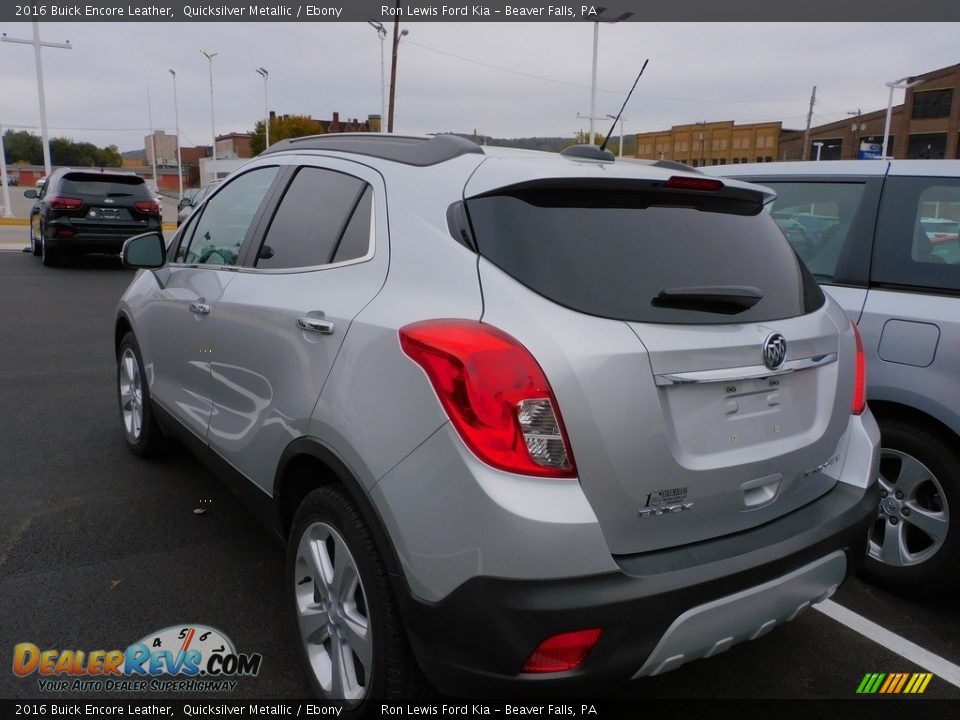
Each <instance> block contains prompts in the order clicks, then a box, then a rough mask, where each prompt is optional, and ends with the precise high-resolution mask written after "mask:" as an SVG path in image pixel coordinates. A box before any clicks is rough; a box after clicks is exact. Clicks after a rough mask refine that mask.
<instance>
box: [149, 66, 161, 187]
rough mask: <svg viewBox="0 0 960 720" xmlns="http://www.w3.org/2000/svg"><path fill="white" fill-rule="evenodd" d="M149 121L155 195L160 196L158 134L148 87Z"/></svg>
mask: <svg viewBox="0 0 960 720" xmlns="http://www.w3.org/2000/svg"><path fill="white" fill-rule="evenodd" d="M147 121H148V122H149V123H150V159H151V161H152V162H151V163H150V164H151V165H152V166H153V194H154V195H159V194H160V178H158V177H157V134H156V132H154V129H153V107H152V106H151V104H150V86H149V85H147Z"/></svg>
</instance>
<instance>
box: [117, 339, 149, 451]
mask: <svg viewBox="0 0 960 720" xmlns="http://www.w3.org/2000/svg"><path fill="white" fill-rule="evenodd" d="M120 410H121V412H122V413H123V429H124V431H125V432H126V433H127V439H128V440H129V441H130V442H131V443H136V442H137V441H138V440H139V439H140V433H141V432H142V431H143V379H142V376H141V374H140V363H138V362H137V356H136V355H135V354H134V352H133V350H132V349H130V348H129V347H128V348H126V349H124V351H123V354H122V355H121V356H120Z"/></svg>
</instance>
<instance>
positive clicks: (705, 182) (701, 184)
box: [664, 175, 723, 192]
mask: <svg viewBox="0 0 960 720" xmlns="http://www.w3.org/2000/svg"><path fill="white" fill-rule="evenodd" d="M664 187H667V188H670V189H671V190H707V191H709V192H714V191H716V190H722V189H723V183H722V182H720V181H719V180H712V179H710V178H693V177H683V176H682V175H674V176H673V177H672V178H670V179H669V180H667V182H666V183H665V184H664Z"/></svg>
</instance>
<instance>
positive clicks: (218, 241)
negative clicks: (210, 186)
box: [177, 167, 277, 265]
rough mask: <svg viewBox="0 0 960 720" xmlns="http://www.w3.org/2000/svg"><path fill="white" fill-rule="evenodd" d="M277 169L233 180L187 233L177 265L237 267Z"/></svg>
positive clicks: (269, 169) (252, 171)
mask: <svg viewBox="0 0 960 720" xmlns="http://www.w3.org/2000/svg"><path fill="white" fill-rule="evenodd" d="M276 175H277V168H276V167H262V168H257V169H255V170H251V171H250V172H246V173H244V174H243V175H240V176H239V177H236V178H234V179H232V180H231V181H230V182H229V183H227V184H226V185H224V186H223V188H222V189H221V190H220V192H218V193H217V194H216V195H215V196H214V197H212V198H211V199H210V200H209V202H207V204H206V205H204V207H203V210H202V215H201V216H200V218H199V220H197V223H196V229H195V230H194V231H193V232H185V233H184V234H183V237H182V238H181V240H180V248H179V250H178V251H177V262H182V263H187V264H188V265H193V264H198V265H236V264H237V259H238V255H239V253H240V248H241V247H242V246H243V241H244V239H245V238H246V236H247V231H248V230H249V229H250V223H251V222H253V218H254V217H256V215H257V212H258V211H259V209H260V205H261V203H262V202H263V199H264V197H266V194H267V190H269V189H270V185H271V184H272V183H273V179H274V178H275V177H276Z"/></svg>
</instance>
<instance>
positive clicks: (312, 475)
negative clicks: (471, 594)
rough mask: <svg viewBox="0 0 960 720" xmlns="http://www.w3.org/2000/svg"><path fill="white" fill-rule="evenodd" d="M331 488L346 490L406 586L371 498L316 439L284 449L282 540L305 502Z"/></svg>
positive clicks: (277, 496) (278, 491)
mask: <svg viewBox="0 0 960 720" xmlns="http://www.w3.org/2000/svg"><path fill="white" fill-rule="evenodd" d="M331 484H339V485H341V486H342V487H343V488H344V489H345V490H346V492H347V494H348V495H349V497H350V499H351V500H352V501H353V503H354V505H355V507H356V508H357V510H358V511H359V513H360V515H361V516H362V517H363V520H364V522H365V523H366V525H367V527H368V528H369V530H370V533H371V535H372V536H373V539H374V541H375V542H376V545H377V548H378V549H379V550H380V553H381V555H382V558H383V562H384V565H386V568H387V572H388V573H389V574H390V575H391V577H392V579H394V580H400V581H401V582H403V584H404V585H405V584H406V582H405V578H404V574H403V568H402V565H401V563H400V559H399V555H398V554H397V551H396V548H395V547H394V545H393V542H392V541H391V539H390V536H389V534H388V533H387V531H386V529H385V526H384V524H383V521H382V520H381V518H380V514H379V513H378V512H377V509H376V507H375V506H374V504H373V502H372V501H371V500H370V496H369V495H368V494H367V492H366V490H364V489H363V486H362V485H361V483H360V482H359V481H358V480H357V479H356V477H355V476H354V474H353V472H351V471H350V469H349V468H348V467H347V465H346V463H344V462H343V460H341V459H340V457H339V456H338V455H337V454H336V453H335V452H334V451H333V450H331V449H330V448H329V447H328V446H327V445H325V444H324V443H322V442H321V441H320V440H318V439H316V438H311V437H301V438H298V439H296V440H294V441H293V442H291V443H290V444H289V445H287V447H286V448H285V449H284V451H283V454H282V455H281V456H280V462H279V463H278V464H277V472H276V476H275V478H274V486H273V487H274V491H273V497H274V502H275V505H276V508H277V515H278V528H279V530H280V533H281V536H282V538H283V539H284V540H286V539H287V538H288V537H289V535H290V530H291V525H292V524H293V517H294V515H295V514H296V512H297V508H298V507H299V506H300V503H301V502H302V501H303V498H305V497H306V496H307V495H308V494H309V493H311V492H312V491H314V490H316V489H318V488H321V487H323V486H325V485H331Z"/></svg>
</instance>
